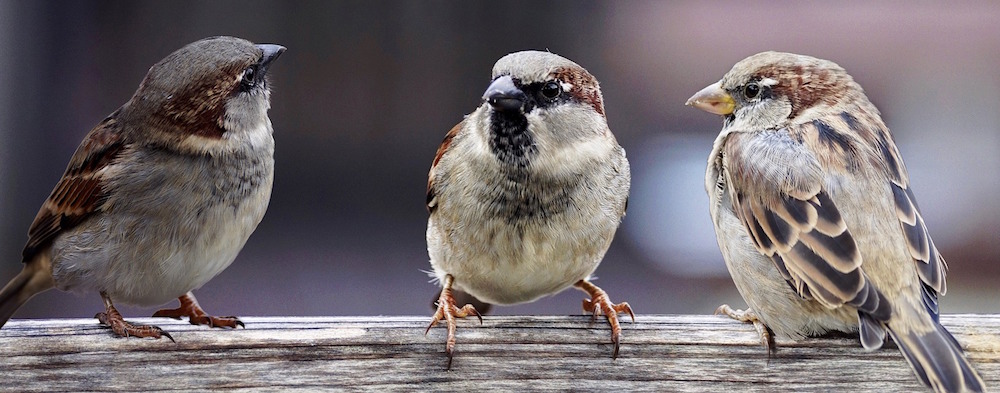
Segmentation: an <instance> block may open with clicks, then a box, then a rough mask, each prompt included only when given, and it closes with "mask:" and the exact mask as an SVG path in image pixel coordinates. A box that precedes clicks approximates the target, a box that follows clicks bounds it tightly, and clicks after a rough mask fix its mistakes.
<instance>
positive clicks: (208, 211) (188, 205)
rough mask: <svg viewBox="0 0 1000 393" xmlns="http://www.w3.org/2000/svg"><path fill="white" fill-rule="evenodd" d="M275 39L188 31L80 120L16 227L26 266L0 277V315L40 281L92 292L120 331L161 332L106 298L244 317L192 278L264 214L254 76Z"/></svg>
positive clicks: (208, 270)
mask: <svg viewBox="0 0 1000 393" xmlns="http://www.w3.org/2000/svg"><path fill="white" fill-rule="evenodd" d="M284 50H285V48H284V47H282V46H279V45H254V44H252V43H250V42H249V41H246V40H243V39H239V38H233V37H214V38H207V39H204V40H201V41H197V42H194V43H191V44H189V45H187V46H185V47H183V48H181V49H179V50H177V51H176V52H174V53H172V54H170V55H169V56H167V57H166V58H164V59H163V60H161V61H160V62H159V63H156V64H155V65H153V66H152V67H151V68H150V69H149V72H148V73H147V74H146V77H145V78H144V79H143V81H142V83H141V84H140V85H139V88H138V90H136V92H135V94H134V95H133V96H132V98H131V99H129V101H128V102H126V103H125V104H124V105H122V106H121V107H120V108H118V110H116V111H114V113H112V114H111V115H110V116H108V117H107V118H105V119H104V120H103V121H101V122H100V124H98V125H97V126H96V127H94V129H92V130H91V131H90V132H89V133H88V134H87V136H86V137H84V139H83V142H81V143H80V146H79V147H78V148H77V150H76V153H74V154H73V157H72V158H71V159H70V162H69V165H68V167H67V168H66V172H65V173H64V174H63V176H62V179H60V180H59V182H58V183H57V184H56V186H55V189H54V190H53V191H52V194H51V195H49V198H48V199H47V200H46V201H45V203H44V204H43V205H42V207H41V209H40V210H39V212H38V215H37V216H36V217H35V220H34V222H32V223H31V227H30V229H29V230H28V243H27V245H26V246H25V247H24V252H23V253H22V255H23V262H24V268H23V269H22V271H21V273H20V274H18V275H17V276H16V277H14V279H12V280H11V281H10V282H9V283H8V284H7V285H6V286H5V287H4V288H3V290H0V326H3V324H4V323H6V322H7V320H8V319H10V317H11V315H13V314H14V312H15V311H16V310H17V309H18V307H20V306H21V305H23V304H24V303H25V302H27V301H28V299H30V298H31V297H32V296H34V295H35V294H38V293H40V292H42V291H45V290H48V289H50V288H53V287H55V288H59V289H61V290H64V291H73V292H98V293H100V294H101V298H102V299H103V300H104V306H105V311H104V312H101V313H99V314H97V315H96V318H97V319H98V320H99V321H100V323H101V324H103V325H106V326H109V327H110V328H111V330H112V331H113V332H114V334H116V335H118V336H122V337H128V336H136V337H153V338H160V337H161V336H166V337H167V338H169V339H171V340H173V338H172V337H170V335H169V333H167V332H164V331H163V330H162V329H160V328H158V327H156V326H149V325H136V324H132V323H129V322H127V321H125V320H124V319H122V316H121V314H120V313H119V312H118V311H117V310H116V309H115V306H114V304H113V301H117V302H122V303H128V304H135V305H140V306H155V305H160V304H163V303H166V302H169V301H170V300H171V299H174V298H177V299H179V300H180V307H178V308H177V309H171V310H160V311H158V312H156V313H155V314H154V315H153V316H163V317H173V318H177V319H179V318H180V317H182V316H186V317H188V318H189V320H190V322H191V323H192V324H196V325H197V324H202V325H209V326H213V327H231V328H235V327H236V326H243V323H242V322H241V321H240V320H239V319H238V318H236V317H215V316H210V315H208V314H206V313H205V311H204V310H203V309H202V308H201V307H200V306H199V304H198V301H197V300H196V299H195V297H194V294H192V292H191V291H192V290H194V289H197V288H200V287H201V286H202V285H204V284H205V283H206V282H208V280H210V279H212V277H215V276H216V275H217V274H219V273H220V272H222V270H223V269H225V268H226V267H227V266H229V264H230V263H232V262H233V260H234V259H235V258H236V255H237V254H238V253H239V252H240V249H242V248H243V245H244V244H245V243H246V241H247V239H248V238H249V237H250V234H251V233H253V231H254V229H255V228H256V227H257V224H258V223H260V221H261V219H262V218H263V217H264V212H265V210H267V204H268V200H269V199H270V196H271V185H272V182H273V175H274V139H273V138H272V136H271V133H272V128H271V121H270V119H269V118H268V117H267V110H268V108H269V107H270V91H269V88H268V83H267V80H266V78H265V75H266V73H267V70H268V67H269V66H270V65H271V62H272V61H274V60H275V59H276V58H278V56H279V55H281V53H282V52H284Z"/></svg>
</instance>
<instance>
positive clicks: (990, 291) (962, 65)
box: [0, 0, 1000, 318]
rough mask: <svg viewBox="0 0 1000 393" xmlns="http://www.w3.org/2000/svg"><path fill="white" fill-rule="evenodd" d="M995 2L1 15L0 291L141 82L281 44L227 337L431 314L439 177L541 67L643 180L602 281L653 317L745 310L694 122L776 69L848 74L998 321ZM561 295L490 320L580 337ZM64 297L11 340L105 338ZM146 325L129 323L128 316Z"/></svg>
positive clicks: (999, 126)
mask: <svg viewBox="0 0 1000 393" xmlns="http://www.w3.org/2000/svg"><path fill="white" fill-rule="evenodd" d="M998 4H1000V3H997V2H992V1H980V2H964V3H962V4H945V3H943V2H941V3H939V2H913V1H899V2H878V3H876V4H866V3H864V2H845V3H840V2H810V3H801V2H795V1H761V2H752V3H747V2H738V3H737V2H734V3H724V2H703V1H691V2H639V1H629V2H579V1H565V2H561V1H560V2H540V1H516V2H510V1H491V2H462V1H452V2H429V1H405V2H404V1H390V2H384V1H353V2H343V1H338V2H331V1H316V2H293V1H280V2H279V1H274V2H260V1H214V2H185V1H170V2H164V1H156V2H153V1H120V2H101V1H72V2H68V1H9V0H3V1H0V140H2V142H0V260H2V263H0V280H2V281H4V282H5V281H6V280H7V279H9V278H10V277H13V276H14V275H15V274H16V272H17V271H18V270H19V269H20V262H19V261H20V251H21V248H22V247H23V245H24V242H25V240H26V239H27V237H26V232H27V228H28V226H29V224H30V223H31V220H32V219H33V218H34V216H35V213H36V212H37V209H38V207H39V206H40V205H41V203H42V202H43V201H44V199H45V198H46V196H47V195H48V193H49V192H50V191H51V189H52V187H53V185H54V184H55V183H56V181H57V180H58V179H59V177H60V175H61V174H62V172H63V170H64V169H65V165H66V163H67V162H68V160H69V158H70V156H71V155H72V153H73V151H74V150H75V149H76V146H77V144H78V143H79V142H80V140H81V139H82V138H83V136H84V135H85V134H86V133H87V131H88V130H90V128H91V127H93V126H94V125H95V124H97V122H99V121H100V120H101V119H103V118H104V117H105V116H106V115H108V114H109V113H111V112H112V111H114V110H115V109H116V108H117V107H118V106H119V105H121V104H122V103H124V102H125V101H126V100H127V99H128V98H129V97H130V96H131V94H132V92H133V91H134V90H135V88H136V87H137V86H138V84H139V82H140V80H141V79H142V77H143V75H145V73H146V70H147V69H148V68H149V66H151V65H152V64H153V63H155V62H157V61H158V60H160V59H161V58H163V57H164V56H166V55H167V54H169V53H170V52H172V51H174V50H176V49H178V48H180V47H181V46H183V45H185V44H187V43H189V42H192V41H195V40H198V39H200V38H204V37H208V36H213V35H234V36H238V37H243V38H246V39H249V40H251V41H254V42H259V43H279V44H282V45H285V46H286V47H288V51H287V52H286V53H285V54H284V55H282V57H281V59H280V60H279V61H277V62H276V63H275V66H274V67H273V68H272V69H271V72H270V73H269V75H270V77H271V81H272V88H273V94H272V99H273V104H272V110H271V112H270V116H271V120H272V122H273V123H274V127H275V134H274V137H275V140H276V143H277V153H276V160H277V173H276V175H275V179H276V180H275V185H274V193H273V197H272V199H271V205H270V209H269V211H268V213H267V216H266V217H265V218H264V221H263V223H262V224H261V225H260V227H259V228H258V229H257V232H256V233H255V234H254V235H253V237H251V238H250V241H249V243H248V244H247V246H246V248H244V249H243V252H242V253H241V254H240V256H239V257H238V258H237V260H236V262H235V263H234V264H233V265H232V266H230V267H229V269H228V270H226V271H225V272H224V273H222V274H221V275H219V276H218V277H216V278H215V279H214V280H213V281H211V282H209V283H208V284H207V285H206V286H205V287H204V288H202V289H200V290H198V291H196V294H197V295H198V298H199V299H200V301H201V303H202V305H204V306H205V307H206V309H207V310H208V311H209V312H212V313H215V314H217V315H242V316H249V315H378V314H417V315H428V316H429V315H430V311H431V310H430V303H431V300H432V298H433V297H434V295H435V294H436V291H437V289H436V287H435V286H434V285H432V284H430V283H429V282H428V280H429V277H428V275H427V274H426V273H425V271H426V270H429V269H430V265H429V263H428V257H427V251H426V244H425V241H424V230H425V228H426V219H427V212H426V210H425V209H424V192H425V187H426V181H427V169H428V167H429V165H430V162H431V159H432V158H433V156H434V152H435V150H436V148H437V146H438V143H439V142H440V141H441V138H442V137H443V136H444V134H445V132H447V131H448V130H449V129H450V128H451V127H452V126H453V125H454V124H455V123H457V122H458V121H459V120H461V118H462V116H463V115H464V114H466V113H469V112H471V111H472V110H473V109H475V107H476V106H477V105H478V103H479V97H480V96H481V95H482V93H483V91H484V90H485V88H486V86H487V84H488V82H489V79H490V78H489V77H490V70H491V67H492V65H493V63H494V62H495V61H496V60H497V59H498V58H499V57H501V56H503V55H505V54H507V53H510V52H514V51H518V50H523V49H542V50H544V49H548V50H551V51H552V52H555V53H558V54H560V55H563V56H565V57H568V58H570V59H572V60H574V61H576V62H577V63H579V64H580V65H582V66H584V67H586V68H587V69H588V70H590V71H591V72H592V73H593V74H594V75H595V76H597V78H598V79H599V80H600V81H601V87H602V89H603V92H604V97H605V102H606V110H607V114H608V119H609V123H610V125H611V128H612V130H613V131H614V132H615V134H616V135H617V137H618V140H619V142H620V143H621V145H622V146H624V147H625V149H626V150H627V151H628V157H629V159H630V161H631V163H632V173H633V180H632V184H633V185H632V194H631V199H630V204H629V208H630V209H629V215H628V217H626V219H625V221H624V224H623V225H622V227H621V229H620V230H619V232H618V236H617V239H616V240H615V242H614V244H613V245H612V247H611V250H610V251H609V252H608V254H607V257H606V258H605V260H604V262H603V263H602V264H601V266H600V268H599V269H598V270H597V273H596V274H597V276H598V277H599V280H598V281H597V283H598V285H600V286H602V287H603V288H604V289H606V290H607V291H608V292H609V293H610V294H611V297H612V300H614V301H628V302H630V303H631V304H632V306H633V307H634V308H635V310H636V311H637V312H638V313H640V314H642V313H702V314H704V313H711V312H712V311H713V310H714V309H715V307H716V306H718V305H719V304H720V303H722V302H728V303H731V304H733V305H734V306H735V305H739V307H743V306H744V303H743V301H742V300H741V299H740V297H739V294H738V293H737V292H736V290H735V288H734V286H733V284H732V282H731V281H730V279H729V276H728V273H727V272H726V270H725V266H724V265H723V262H722V258H721V254H720V253H719V251H718V249H717V245H716V241H715V236H714V233H713V231H712V226H711V220H710V218H709V214H708V198H707V196H706V194H705V191H704V188H703V179H704V167H705V160H706V157H707V155H708V153H709V150H710V149H711V144H712V141H713V140H714V138H715V136H716V135H717V133H718V131H719V129H720V127H721V121H720V119H719V118H718V117H715V116H712V115H709V114H707V113H704V112H701V111H698V110H695V109H691V108H687V107H685V106H684V105H683V104H684V101H685V100H686V99H687V98H688V97H689V96H690V95H691V94H693V93H694V92H696V91H698V90H699V89H701V88H702V87H704V86H706V85H708V84H710V83H713V82H715V81H717V80H718V79H719V78H721V77H722V75H723V74H724V73H725V72H726V71H728V70H729V68H730V67H731V66H732V65H733V64H734V63H735V62H737V61H739V60H740V59H742V58H744V57H746V56H748V55H751V54H754V53H757V52H760V51H764V50H780V51H790V52H797V53H803V54H809V55H813V56H817V57H822V58H827V59H831V60H834V61H836V62H837V63H839V64H840V65H842V66H844V67H845V68H846V69H847V70H848V72H850V73H851V74H852V75H853V76H854V77H855V79H856V80H858V81H859V83H860V84H861V85H862V86H863V87H864V88H865V89H866V91H867V92H868V95H869V97H870V98H871V99H872V101H873V102H874V103H875V104H876V105H877V106H878V107H879V109H881V111H882V113H883V116H884V118H885V120H886V122H887V123H888V125H889V127H890V128H891V129H892V130H893V132H894V135H895V138H896V141H897V143H898V145H899V148H900V150H901V151H902V154H903V157H904V159H905V160H906V164H907V168H908V169H909V172H910V177H911V180H912V184H913V185H914V188H915V190H916V195H917V197H918V198H919V201H920V206H921V208H922V209H923V213H924V217H925V219H926V222H927V224H928V226H929V228H930V231H931V233H932V235H933V236H934V240H935V242H936V244H937V246H938V247H939V248H940V250H941V251H942V252H943V254H944V255H945V257H946V258H947V260H948V263H949V266H950V269H951V270H950V271H949V275H948V279H949V286H948V287H949V292H948V296H946V297H945V298H944V299H943V302H942V303H943V305H942V308H943V310H944V311H945V312H993V313H995V312H1000V300H998V298H1000V289H998V284H997V282H998V281H1000V263H998V262H1000V261H998V256H1000V204H998V203H997V202H996V200H997V195H1000V171H998V170H1000V110H998V109H1000V70H998V68H1000V24H998V22H997V21H998V20H1000V5H998ZM582 298H583V293H582V292H579V291H575V290H567V291H565V292H563V293H562V294H559V295H557V296H554V297H552V298H546V299H542V300H539V301H537V302H535V303H532V304H527V305H520V306H514V307H500V308H495V309H494V310H495V311H494V312H495V313H503V314H511V313H523V314H576V313H580V312H581V310H580V300H581V299H582ZM101 308H102V306H101V301H100V297H99V296H98V295H97V294H96V293H88V294H83V295H74V294H68V293H63V292H60V291H49V292H48V293H45V294H42V295H40V296H38V297H36V298H35V299H34V300H33V301H31V302H29V303H28V304H27V305H26V306H25V307H24V308H23V309H22V310H21V311H20V312H19V313H18V314H17V315H16V316H17V317H22V318H24V317H91V316H93V315H94V313H95V312H97V311H99V310H100V309H101ZM152 311H153V309H136V308H128V307H125V308H123V312H124V313H125V314H126V315H128V316H145V315H149V314H150V313H151V312H152Z"/></svg>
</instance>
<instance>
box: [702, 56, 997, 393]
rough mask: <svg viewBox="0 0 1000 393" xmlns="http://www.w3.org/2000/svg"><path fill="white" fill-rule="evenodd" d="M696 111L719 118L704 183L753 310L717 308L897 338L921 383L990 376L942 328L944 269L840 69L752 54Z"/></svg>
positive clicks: (768, 324) (941, 385) (895, 155)
mask: <svg viewBox="0 0 1000 393" xmlns="http://www.w3.org/2000/svg"><path fill="white" fill-rule="evenodd" d="M688 105H693V106H694V107H696V108H699V109H703V110H705V111H708V112H711V113H714V114H717V115H722V116H723V117H724V123H723V128H722V132H721V133H720V134H719V136H718V138H716V140H715V144H714V146H713V148H712V153H711V155H710V156H709V158H708V169H707V173H706V175H705V188H706V190H707V191H708V194H709V198H710V200H711V205H710V210H711V214H712V220H713V221H714V223H715V230H716V235H717V237H718V241H719V247H720V248H721V250H722V254H723V256H724V257H725V261H726V266H727V267H728V268H729V272H730V274H731V275H732V277H733V281H734V282H735V284H736V287H737V289H738V290H739V292H740V294H741V295H742V296H743V299H744V300H746V302H747V304H748V305H749V309H748V310H746V311H741V310H733V309H731V308H729V307H728V306H726V305H723V306H722V307H720V309H719V311H720V312H723V313H725V314H728V315H729V316H731V317H734V318H737V319H740V320H743V321H746V322H753V323H754V324H755V326H756V327H757V329H758V331H759V332H760V333H761V337H762V339H763V340H764V342H765V345H767V346H768V350H771V349H772V348H773V345H774V343H773V336H772V333H774V334H777V335H779V336H782V337H787V338H793V339H796V338H802V337H805V336H813V335H820V334H823V333H826V332H830V331H842V332H855V331H858V332H860V339H861V344H862V345H863V346H864V348H866V349H868V350H876V349H878V348H881V347H882V344H883V342H884V340H885V336H886V334H887V333H888V335H889V336H890V337H892V339H893V341H895V342H896V344H897V345H898V346H899V349H900V351H901V352H902V353H903V355H904V357H905V358H906V361H907V362H909V364H910V366H911V367H912V368H913V371H914V372H915V373H916V374H917V377H918V378H919V379H920V381H921V382H923V383H924V384H925V385H927V386H930V387H931V388H933V389H934V390H935V391H937V392H959V391H976V392H981V391H983V389H984V386H983V381H982V379H981V378H980V376H979V374H978V373H977V372H976V370H975V369H974V368H973V366H972V364H970V363H969V360H968V359H967V358H966V357H965V354H964V352H963V351H962V348H961V346H960V345H959V343H958V341H956V340H955V338H954V337H952V335H951V334H950V333H949V332H948V331H947V330H945V328H944V327H942V326H941V324H940V323H938V296H940V295H944V293H945V271H946V269H947V268H946V265H945V261H944V259H943V258H942V257H941V254H940V253H938V250H937V248H936V247H935V246H934V242H933V241H932V240H931V237H930V235H929V234H928V232H927V228H926V226H925V225H924V220H923V218H922V217H921V214H920V209H919V208H918V207H917V203H916V199H915V198H914V194H913V190H912V188H911V187H910V181H909V177H908V176H907V173H906V168H905V166H904V165H903V160H902V158H901V157H900V154H899V151H898V149H897V148H896V145H895V143H894V142H893V139H892V135H891V134H890V133H889V129H888V128H887V127H886V126H885V124H884V123H883V122H882V118H881V116H880V114H879V111H878V109H876V108H875V106H874V105H872V103H871V102H870V101H869V100H868V97H866V96H865V93H864V91H863V90H862V89H861V86H859V85H858V84H857V83H856V82H855V81H854V80H853V79H852V78H851V76H850V75H848V74H847V72H846V71H844V69H843V68H841V67H840V66H838V65H837V64H834V63H833V62H830V61H826V60H820V59H816V58H813V57H809V56H801V55H795V54H788V53H777V52H764V53H760V54H757V55H754V56H750V57H748V58H746V59H744V60H742V61H740V62H739V63H737V64H736V65H735V66H733V68H732V70H730V71H729V72H728V73H727V74H726V75H725V76H724V77H723V78H722V80H721V81H719V82H718V83H715V84H713V85H711V86H708V87H706V88H705V89H703V90H702V91H700V92H698V93H697V94H695V95H694V96H693V97H691V99H690V100H689V101H688Z"/></svg>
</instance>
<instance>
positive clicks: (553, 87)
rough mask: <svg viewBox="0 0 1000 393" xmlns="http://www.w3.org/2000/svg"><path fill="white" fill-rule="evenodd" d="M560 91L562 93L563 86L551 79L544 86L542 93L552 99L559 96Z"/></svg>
mask: <svg viewBox="0 0 1000 393" xmlns="http://www.w3.org/2000/svg"><path fill="white" fill-rule="evenodd" d="M560 93H562V87H560V86H559V84H558V83H556V82H555V81H549V82H548V83H546V84H545V86H542V95H543V96H545V98H548V99H550V100H551V99H554V98H556V97H559V94H560Z"/></svg>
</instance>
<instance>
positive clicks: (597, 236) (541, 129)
mask: <svg viewBox="0 0 1000 393" xmlns="http://www.w3.org/2000/svg"><path fill="white" fill-rule="evenodd" d="M629 182H630V175H629V165H628V160H627V159H626V158H625V150H624V149H622V147H621V146H619V145H618V142H617V141H616V140H615V137H614V134H612V133H611V130H610V129H609V128H608V123H607V119H606V117H605V115H604V102H603V97H602V95H601V90H600V88H599V86H598V83H597V79H595V78H594V76H593V75H591V74H590V73H589V72H587V70H585V69H584V68H583V67H580V66H579V65H577V64H576V63H574V62H572V61H569V60H567V59H565V58H563V57H560V56H557V55H555V54H552V53H548V52H537V51H525V52H517V53H512V54H509V55H507V56H504V57H503V58H501V59H500V60H498V61H497V63H496V65H494V67H493V79H492V82H491V83H490V85H489V87H488V88H487V89H486V93H485V94H484V95H483V103H482V105H480V106H479V108H477V109H476V110H475V111H474V112H472V113H471V114H469V115H468V116H466V117H465V119H464V120H463V121H462V122H460V123H459V124H458V125H456V126H455V127H454V128H452V130H451V131H450V132H449V133H448V134H447V135H446V136H445V139H444V142H442V143H441V146H440V147H439V148H438V151H437V155H436V156H435V158H434V161H433V164H432V165H431V169H430V174H429V179H428V184H427V209H428V210H429V211H430V218H429V219H428V222H427V250H428V253H429V254H430V260H431V266H432V267H433V268H434V272H433V275H434V277H435V278H436V279H437V280H439V282H440V283H441V284H442V286H443V290H442V291H441V295H440V297H439V298H438V302H437V311H436V312H435V313H434V317H433V319H432V320H431V324H430V326H428V328H427V329H428V331H429V330H430V328H431V327H432V326H434V325H435V324H437V323H438V322H439V321H441V320H445V321H446V322H447V325H448V338H447V341H446V345H445V352H446V353H447V355H448V367H449V368H450V367H451V360H452V357H453V354H454V347H455V329H456V323H455V319H456V318H462V317H466V316H468V315H475V316H477V317H480V315H479V313H478V312H477V311H476V309H475V308H474V307H473V306H472V305H465V306H464V307H461V308H459V307H458V306H457V305H456V304H455V300H454V298H453V297H452V289H453V288H456V289H458V290H461V291H463V292H466V293H468V294H470V295H472V296H474V297H475V298H477V299H479V300H482V301H484V302H487V303H492V304H500V305H509V304H518V303H525V302H531V301H534V300H537V299H538V298H540V297H543V296H547V295H552V294H555V293H558V292H560V291H562V290H563V289H566V288H568V287H570V286H575V287H577V288H579V289H581V290H583V291H584V292H586V293H587V294H588V295H589V296H590V298H589V299H585V300H584V301H583V308H584V310H585V311H587V312H590V313H592V314H593V315H594V316H595V317H596V316H597V315H598V314H601V313H603V314H604V315H605V317H606V318H607V320H608V322H609V323H610V325H611V342H612V345H613V346H614V349H613V351H612V357H616V356H617V355H618V345H619V341H620V336H621V327H620V326H619V323H618V314H619V313H628V314H629V315H630V316H631V317H632V318H633V320H634V318H635V316H634V315H633V313H632V309H631V307H629V305H628V303H619V304H614V303H612V302H611V300H610V299H609V298H608V295H607V293H605V292H604V291H603V290H601V289H600V288H598V287H597V286H596V285H594V284H593V283H591V282H590V279H589V277H590V275H591V274H592V273H593V272H594V270H595V269H596V268H597V265H598V264H599V263H600V262H601V259H602V258H603V257H604V253H605V252H606V251H607V250H608V247H609V246H610V245H611V240H612V238H613V237H614V234H615V231H616V230H617V228H618V224H619V223H620V222H621V219H622V217H623V216H624V215H625V206H626V204H627V200H628V192H629ZM481 320H482V317H480V321H481Z"/></svg>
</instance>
